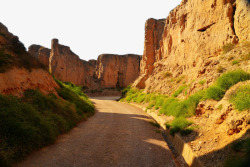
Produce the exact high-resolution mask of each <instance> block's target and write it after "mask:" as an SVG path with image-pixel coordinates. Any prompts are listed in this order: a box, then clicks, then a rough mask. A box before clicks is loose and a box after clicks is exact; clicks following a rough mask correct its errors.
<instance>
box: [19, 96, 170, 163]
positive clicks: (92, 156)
mask: <svg viewBox="0 0 250 167" xmlns="http://www.w3.org/2000/svg"><path fill="white" fill-rule="evenodd" d="M110 99H112V98H108V97H105V98H104V97H103V98H95V99H92V101H93V102H94V103H95V106H96V109H97V112H96V114H95V115H94V116H93V117H91V118H89V119H88V120H87V121H84V122H82V123H80V124H79V125H78V126H77V127H76V128H74V129H73V130H71V131H70V132H69V133H67V134H65V135H62V136H60V137H59V139H58V140H57V141H56V143H55V144H53V145H50V146H48V147H45V148H43V149H41V150H39V151H36V152H34V153H32V155H30V156H29V157H28V158H27V159H26V160H24V161H23V162H21V163H19V164H17V165H16V166H18V167H85V166H86V167H92V166H93V167H102V166H107V167H110V166H122V167H137V166H138V167H151V166H152V167H161V166H167V167H174V166H175V165H174V161H173V159H172V156H171V153H170V150H169V148H168V146H167V145H166V143H165V141H164V139H163V137H162V135H161V134H160V133H158V132H157V130H158V128H156V127H154V126H152V125H151V124H150V123H149V122H148V121H150V120H151V119H150V118H149V117H148V116H147V115H146V114H145V112H143V111H142V110H141V109H139V108H136V107H134V106H131V105H129V104H125V103H119V102H116V101H113V100H110Z"/></svg>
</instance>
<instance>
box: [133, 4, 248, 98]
mask: <svg viewBox="0 0 250 167" xmlns="http://www.w3.org/2000/svg"><path fill="white" fill-rule="evenodd" d="M249 15H250V12H249V4H247V2H246V1H244V0H233V1H230V0H224V1H219V0H206V1H200V0H192V1H186V0H183V1H182V3H181V5H179V6H177V7H176V8H175V9H173V10H172V11H171V12H170V13H169V16H168V17H167V19H166V23H165V27H164V31H163V33H162V34H163V35H162V38H157V37H156V38H154V34H153V33H152V32H153V31H154V30H153V29H155V30H156V31H157V26H156V25H155V23H154V22H155V21H154V20H151V19H150V20H148V21H147V23H146V29H145V42H144V43H145V47H144V54H143V59H142V62H141V74H140V76H139V78H138V79H137V80H136V81H135V82H134V84H133V86H135V87H138V88H143V89H145V91H147V92H161V93H164V94H171V93H172V92H173V91H174V90H176V89H178V87H179V86H180V85H181V84H182V83H184V82H185V83H191V82H192V80H200V78H206V80H209V81H210V83H212V82H214V81H215V79H216V78H217V77H218V73H217V72H216V69H217V68H218V67H219V65H220V64H219V63H222V62H221V60H220V59H218V58H217V57H218V56H220V55H221V54H222V50H223V47H224V46H225V45H227V44H238V42H243V41H250V39H249V38H250V36H249V34H250V27H249V22H250V17H249ZM149 25H152V27H151V26H149ZM152 28H153V29H152ZM152 34H153V35H152ZM159 34H160V33H159ZM155 36H157V35H155ZM153 39H158V40H153ZM152 41H153V42H152ZM155 41H156V43H155ZM157 41H159V47H156V46H157V45H156V44H158V43H157ZM159 60H160V61H159ZM207 62H211V63H209V64H207ZM215 62H219V63H216V64H215ZM243 68H244V67H243ZM165 72H171V73H172V74H173V79H178V80H179V81H180V80H181V79H182V80H181V81H180V82H178V83H177V82H173V81H170V80H171V79H169V81H168V79H166V78H165V79H164V73H165ZM207 86H208V85H207ZM195 90H197V89H195ZM195 90H194V91H195ZM189 93H190V92H189Z"/></svg>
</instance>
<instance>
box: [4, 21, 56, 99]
mask: <svg viewBox="0 0 250 167" xmlns="http://www.w3.org/2000/svg"><path fill="white" fill-rule="evenodd" d="M37 48H39V47H34V48H33V49H37ZM38 50H39V49H38ZM40 50H42V49H40ZM0 51H1V55H0V60H1V63H0V69H3V68H6V66H7V63H8V68H6V69H5V70H4V71H0V94H12V95H16V96H22V94H23V92H24V91H25V90H27V89H39V90H40V91H41V92H43V93H45V94H49V93H54V94H57V92H56V88H58V87H59V86H58V85H57V84H56V82H55V81H54V79H53V78H52V76H51V75H50V74H49V73H48V72H47V71H46V70H44V69H43V68H41V67H42V66H41V64H40V63H39V62H38V61H37V60H36V59H34V58H32V56H31V55H29V54H28V53H27V52H26V49H25V47H24V45H23V44H22V43H21V42H20V41H19V39H18V37H17V36H14V35H13V34H11V33H10V32H9V31H8V29H7V28H6V27H5V26H4V25H3V24H1V23H0ZM2 53H4V54H7V55H9V56H8V57H6V58H3V57H2V56H4V55H2ZM39 53H40V52H39ZM41 54H43V55H45V54H44V52H42V51H41ZM8 59H9V60H8ZM42 60H43V59H42ZM3 62H5V63H3ZM44 64H45V63H44Z"/></svg>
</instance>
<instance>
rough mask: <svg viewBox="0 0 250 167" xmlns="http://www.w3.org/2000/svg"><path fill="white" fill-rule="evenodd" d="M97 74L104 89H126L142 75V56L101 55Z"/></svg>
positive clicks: (98, 60)
mask: <svg viewBox="0 0 250 167" xmlns="http://www.w3.org/2000/svg"><path fill="white" fill-rule="evenodd" d="M96 74H97V78H98V79H99V80H100V84H101V87H102V88H125V87H127V86H128V85H129V84H131V83H133V82H134V80H135V79H136V78H137V77H138V76H139V74H140V56H139V55H133V54H129V55H112V54H103V55H100V56H99V57H98V59H97V66H96Z"/></svg>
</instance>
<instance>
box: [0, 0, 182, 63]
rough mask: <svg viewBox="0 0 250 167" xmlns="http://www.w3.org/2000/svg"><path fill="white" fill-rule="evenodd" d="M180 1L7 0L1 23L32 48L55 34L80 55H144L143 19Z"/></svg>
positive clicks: (162, 13)
mask: <svg viewBox="0 0 250 167" xmlns="http://www.w3.org/2000/svg"><path fill="white" fill-rule="evenodd" d="M180 2H181V0H154V1H153V0H5V1H2V2H1V10H0V22H1V23H3V24H4V25H5V26H6V27H7V28H8V29H9V31H10V32H11V33H13V34H14V35H17V36H18V37H19V39H20V41H21V42H23V44H24V45H25V47H26V48H28V47H29V46H30V45H32V44H39V45H42V46H44V47H47V48H51V39H53V38H57V39H59V43H60V44H62V45H66V46H69V47H70V48H71V50H72V51H73V52H74V53H76V54H77V55H78V56H79V57H80V58H81V59H84V60H89V59H97V57H98V55H100V54H104V53H110V54H120V55H122V54H139V55H142V54H143V47H144V33H145V22H146V20H147V19H149V18H155V19H162V18H166V17H167V16H168V14H169V12H170V11H171V10H172V9H173V8H175V7H176V6H177V5H179V4H180Z"/></svg>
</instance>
